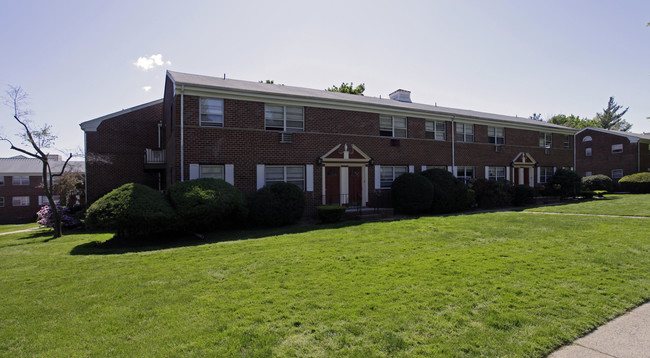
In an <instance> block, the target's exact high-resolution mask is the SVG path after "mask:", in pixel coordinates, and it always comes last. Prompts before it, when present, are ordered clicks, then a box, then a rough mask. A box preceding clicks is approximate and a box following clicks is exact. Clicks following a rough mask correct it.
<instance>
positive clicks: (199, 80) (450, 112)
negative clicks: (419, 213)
mask: <svg viewBox="0 0 650 358" xmlns="http://www.w3.org/2000/svg"><path fill="white" fill-rule="evenodd" d="M167 76H168V77H169V78H170V79H171V80H172V81H173V83H174V89H175V92H174V93H177V92H178V90H181V89H182V90H184V91H188V90H189V91H193V92H194V93H200V92H201V91H204V93H206V94H207V93H216V94H228V93H238V94H240V95H242V96H249V97H251V98H264V97H265V96H266V97H269V96H270V97H276V98H281V99H284V100H288V101H296V102H299V101H301V100H302V101H307V102H312V103H315V104H320V105H327V104H329V105H330V106H332V105H333V104H335V105H336V106H337V107H348V108H349V109H352V110H355V109H356V110H364V109H365V110H366V111H368V110H374V111H378V112H383V113H386V114H391V113H394V114H403V115H411V116H422V117H425V118H426V117H431V118H433V117H443V118H446V119H452V118H455V119H456V120H459V121H463V120H466V121H474V122H479V123H481V122H488V123H492V124H494V122H495V121H496V122H504V123H508V124H509V125H513V126H523V127H527V128H530V127H536V128H537V130H553V131H555V132H562V133H566V134H573V133H575V132H576V131H577V130H576V129H574V128H568V127H564V126H560V125H556V124H551V123H547V122H542V121H537V120H534V119H530V118H522V117H512V116H506V115H501V114H493V113H485V112H478V111H472V110H466V109H458V108H449V107H440V106H437V105H430V104H422V103H407V102H400V101H396V100H392V99H389V98H377V97H368V96H359V95H352V94H347V93H340V92H330V91H327V90H319V89H311V88H302V87H293V86H285V85H276V84H267V83H259V82H251V81H242V80H234V79H226V78H221V77H211V76H202V75H195V74H189V73H182V72H175V71H167Z"/></svg>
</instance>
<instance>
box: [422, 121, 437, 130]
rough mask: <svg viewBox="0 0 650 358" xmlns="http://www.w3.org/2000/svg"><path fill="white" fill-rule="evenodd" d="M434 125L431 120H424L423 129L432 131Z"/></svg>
mask: <svg viewBox="0 0 650 358" xmlns="http://www.w3.org/2000/svg"><path fill="white" fill-rule="evenodd" d="M434 125H435V123H434V122H433V121H426V122H425V124H424V130H425V131H427V132H433V131H434Z"/></svg>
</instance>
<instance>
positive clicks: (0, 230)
mask: <svg viewBox="0 0 650 358" xmlns="http://www.w3.org/2000/svg"><path fill="white" fill-rule="evenodd" d="M37 227H38V224H37V223H29V224H16V225H14V224H8V225H0V234H1V233H4V232H12V231H18V230H25V229H32V228H37Z"/></svg>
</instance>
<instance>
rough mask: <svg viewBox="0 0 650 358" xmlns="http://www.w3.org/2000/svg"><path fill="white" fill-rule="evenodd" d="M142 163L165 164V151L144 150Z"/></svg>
mask: <svg viewBox="0 0 650 358" xmlns="http://www.w3.org/2000/svg"><path fill="white" fill-rule="evenodd" d="M144 162H145V164H165V150H164V149H145V150H144Z"/></svg>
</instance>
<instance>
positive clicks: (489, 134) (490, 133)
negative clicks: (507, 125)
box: [488, 127, 495, 137]
mask: <svg viewBox="0 0 650 358" xmlns="http://www.w3.org/2000/svg"><path fill="white" fill-rule="evenodd" d="M488 137H495V134H494V127H488Z"/></svg>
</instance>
